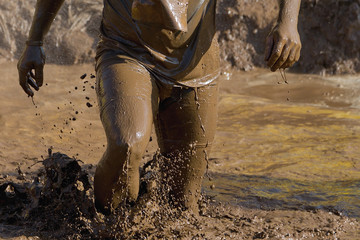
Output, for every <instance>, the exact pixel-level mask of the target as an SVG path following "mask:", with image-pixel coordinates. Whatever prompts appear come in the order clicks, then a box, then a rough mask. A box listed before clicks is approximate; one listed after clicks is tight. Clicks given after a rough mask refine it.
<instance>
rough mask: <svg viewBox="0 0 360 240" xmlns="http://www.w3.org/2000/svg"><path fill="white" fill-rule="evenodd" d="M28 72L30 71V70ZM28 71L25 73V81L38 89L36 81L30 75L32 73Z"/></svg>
mask: <svg viewBox="0 0 360 240" xmlns="http://www.w3.org/2000/svg"><path fill="white" fill-rule="evenodd" d="M30 73H31V72H30ZM30 73H28V75H27V83H28V84H29V85H30V86H31V87H33V88H34V89H35V90H36V91H39V87H38V85H37V84H36V82H35V81H34V79H33V78H32V76H31V75H33V74H30Z"/></svg>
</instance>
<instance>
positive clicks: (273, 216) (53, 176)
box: [0, 153, 360, 239]
mask: <svg viewBox="0 0 360 240" xmlns="http://www.w3.org/2000/svg"><path fill="white" fill-rule="evenodd" d="M161 159H162V157H161V156H159V155H155V157H154V159H153V160H152V162H150V163H149V164H146V165H144V166H143V170H142V172H141V173H142V184H141V185H142V187H141V193H140V197H139V199H138V201H137V202H136V203H135V204H132V205H130V204H126V203H124V204H122V205H121V207H120V208H118V209H117V210H116V211H115V212H114V213H113V214H112V215H110V216H104V215H102V214H100V213H97V212H96V211H95V208H94V205H93V192H92V188H91V175H92V174H93V173H92V166H91V165H88V166H83V167H81V166H80V164H79V163H81V161H80V160H76V159H73V158H69V157H68V156H66V155H65V154H61V153H54V154H52V155H50V156H49V158H47V159H45V160H44V161H43V162H42V163H43V167H42V168H41V169H40V171H39V172H38V173H37V174H36V176H35V177H33V179H32V181H29V180H30V179H25V177H26V176H24V175H23V174H21V173H22V172H21V170H20V169H19V171H18V174H19V177H18V181H20V182H19V183H14V182H6V183H3V184H1V185H0V213H1V214H0V216H1V217H0V229H1V230H4V231H2V233H1V234H0V237H5V238H8V237H21V236H23V235H25V236H27V237H31V236H33V237H34V236H38V237H40V238H46V239H59V238H62V239H170V238H180V239H227V238H230V239H233V238H235V239H239V238H242V239H249V238H252V239H264V238H274V237H275V238H284V237H296V238H304V237H330V236H332V237H337V236H343V235H344V234H346V235H347V236H355V235H354V234H356V229H357V228H359V226H360V225H359V223H358V222H356V221H355V220H351V219H349V218H347V217H343V216H340V215H339V214H332V213H327V212H325V211H319V210H317V209H315V208H311V209H300V208H297V207H294V208H292V210H284V209H282V210H279V209H277V210H275V209H276V207H275V209H271V210H269V211H261V210H256V209H257V208H258V206H256V207H255V210H254V209H249V208H247V209H246V208H238V207H236V208H235V207H231V206H225V205H223V204H220V203H218V202H216V201H214V200H212V199H211V198H209V197H205V196H204V197H202V199H201V200H200V201H199V209H200V214H194V213H192V212H189V211H182V210H181V209H179V208H174V207H172V206H171V205H170V204H168V199H167V198H166V197H165V196H166V191H167V190H166V189H165V188H162V187H159V186H160V184H161V183H160V182H157V179H159V178H158V175H157V174H158V173H157V172H156V164H155V165H154V162H155V163H158V164H159V163H161ZM217 177H218V176H217ZM247 182H249V181H248V179H247ZM335 213H336V212H335ZM305 219H306V221H305V222H306V223H304V220H305ZM6 229H7V231H6ZM349 234H350V235H349Z"/></svg>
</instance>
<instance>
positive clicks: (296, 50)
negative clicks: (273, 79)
mask: <svg viewBox="0 0 360 240" xmlns="http://www.w3.org/2000/svg"><path fill="white" fill-rule="evenodd" d="M300 48H301V47H300V46H295V47H293V48H291V50H290V53H289V57H288V58H287V60H286V61H285V62H284V64H283V65H282V66H280V67H279V68H283V69H285V68H289V67H291V66H292V65H294V63H295V62H297V61H298V60H299V58H300Z"/></svg>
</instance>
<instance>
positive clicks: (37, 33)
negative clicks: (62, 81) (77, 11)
mask: <svg viewBox="0 0 360 240" xmlns="http://www.w3.org/2000/svg"><path fill="white" fill-rule="evenodd" d="M63 2H64V0H38V1H37V3H36V9H35V15H34V17H33V21H32V24H31V29H30V33H29V38H28V41H26V45H27V46H26V47H25V49H24V51H23V53H22V55H21V57H20V59H19V62H18V65H17V67H18V71H19V83H20V85H21V87H22V88H23V89H24V91H25V92H26V93H27V94H28V95H29V96H33V95H34V92H33V91H32V90H31V89H30V86H31V87H33V88H34V89H35V90H39V87H41V86H42V84H43V69H44V64H45V53H44V49H43V47H42V42H43V39H44V37H45V35H46V33H47V32H48V31H49V28H50V26H51V23H52V22H53V20H54V18H55V16H56V14H57V12H58V11H59V9H60V7H61V5H62V4H63Z"/></svg>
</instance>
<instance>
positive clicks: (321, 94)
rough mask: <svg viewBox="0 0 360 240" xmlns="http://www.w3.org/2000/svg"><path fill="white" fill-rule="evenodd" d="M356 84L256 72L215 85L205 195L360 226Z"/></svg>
mask: <svg viewBox="0 0 360 240" xmlns="http://www.w3.org/2000/svg"><path fill="white" fill-rule="evenodd" d="M285 81H286V82H285ZM359 82H360V76H354V75H352V76H343V77H321V76H314V75H304V74H301V75H300V74H288V73H287V74H286V79H283V77H282V76H281V74H280V73H269V72H268V71H264V70H259V71H255V72H250V73H235V74H233V75H232V76H231V78H230V79H228V80H226V79H225V80H223V81H222V88H221V90H222V91H223V94H222V95H221V97H220V107H219V109H220V114H219V123H218V124H219V125H218V130H217V135H216V141H215V144H214V148H213V151H212V154H211V158H210V169H211V170H212V171H213V176H212V179H213V180H212V181H206V183H205V191H206V192H207V193H208V194H209V195H211V196H214V197H215V199H217V200H218V201H221V202H229V203H231V204H234V205H237V206H243V207H249V208H260V209H267V210H271V209H324V210H326V209H332V211H335V212H338V213H339V214H344V215H347V216H350V217H355V218H357V219H360V204H359V203H360V191H359V189H360V188H359V186H360V160H359V156H360V148H359V147H358V146H360V110H359V107H360V104H359V96H360V95H359V93H360V89H359V88H358V87H357V86H358V83H359ZM234 85H236V86H238V87H234ZM211 187H212V188H211Z"/></svg>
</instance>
